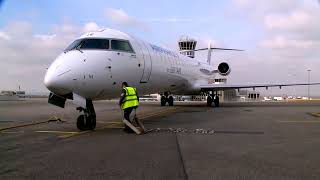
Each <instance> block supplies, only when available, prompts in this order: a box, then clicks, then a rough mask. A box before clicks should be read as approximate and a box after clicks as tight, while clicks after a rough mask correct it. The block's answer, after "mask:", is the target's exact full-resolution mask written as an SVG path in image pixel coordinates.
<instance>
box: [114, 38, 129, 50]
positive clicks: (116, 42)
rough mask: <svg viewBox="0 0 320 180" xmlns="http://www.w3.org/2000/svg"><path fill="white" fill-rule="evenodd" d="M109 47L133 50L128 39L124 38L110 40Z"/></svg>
mask: <svg viewBox="0 0 320 180" xmlns="http://www.w3.org/2000/svg"><path fill="white" fill-rule="evenodd" d="M111 49H113V50H120V51H127V52H133V49H132V47H131V45H130V43H129V42H128V41H125V40H111Z"/></svg>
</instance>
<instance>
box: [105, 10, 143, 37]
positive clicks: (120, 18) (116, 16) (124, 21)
mask: <svg viewBox="0 0 320 180" xmlns="http://www.w3.org/2000/svg"><path fill="white" fill-rule="evenodd" d="M105 14H106V17H107V18H109V19H110V20H111V21H112V22H114V23H116V24H119V25H122V26H127V27H135V28H140V29H142V30H145V31H147V30H149V26H148V25H147V24H146V23H145V22H143V21H141V20H139V19H137V18H135V17H132V16H129V15H128V14H127V13H126V12H125V11H123V10H122V9H113V8H108V9H107V10H106V13H105Z"/></svg>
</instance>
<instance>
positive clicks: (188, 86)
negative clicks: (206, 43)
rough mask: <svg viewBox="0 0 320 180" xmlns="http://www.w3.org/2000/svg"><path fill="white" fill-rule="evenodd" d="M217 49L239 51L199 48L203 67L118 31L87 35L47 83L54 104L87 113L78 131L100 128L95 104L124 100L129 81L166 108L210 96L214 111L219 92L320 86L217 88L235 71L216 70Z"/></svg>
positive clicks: (58, 64)
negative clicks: (183, 98)
mask: <svg viewBox="0 0 320 180" xmlns="http://www.w3.org/2000/svg"><path fill="white" fill-rule="evenodd" d="M212 49H220V50H236V49H223V48H211V47H208V48H205V49H198V50H208V60H207V62H203V61H201V60H199V59H197V58H190V57H188V56H185V55H182V54H180V53H179V52H176V51H173V50H168V49H166V48H162V47H160V46H157V45H154V44H151V43H148V42H145V41H143V40H140V39H138V38H136V37H134V36H131V35H128V34H126V33H123V32H120V31H117V30H113V29H103V30H99V31H95V32H89V33H85V34H84V35H82V36H81V37H79V38H77V39H76V40H75V41H74V42H72V43H71V44H70V45H69V46H68V47H67V48H66V49H65V50H64V52H62V53H61V54H60V55H59V56H58V57H57V58H56V59H55V60H54V61H53V63H52V64H51V65H50V67H49V68H48V70H47V72H46V75H45V78H44V84H45V85H46V87H47V88H48V89H49V90H50V91H51V93H50V96H49V100H48V102H49V103H51V104H54V105H56V106H59V107H62V108H64V106H65V102H66V100H67V99H71V100H73V102H74V103H75V104H77V105H78V106H79V107H78V108H77V110H79V111H80V113H81V115H80V116H79V117H78V119H77V127H78V129H79V130H92V129H95V127H96V114H95V110H94V106H93V103H92V101H95V100H104V99H110V98H116V97H118V96H119V92H120V91H121V90H120V88H121V83H122V82H123V81H126V82H128V83H129V84H130V85H132V86H134V87H136V88H137V89H138V92H139V94H141V95H142V94H152V93H160V94H162V97H161V105H162V106H164V105H166V104H167V103H168V104H169V106H172V105H173V103H174V102H173V101H174V98H173V96H172V94H175V95H179V94H190V95H191V94H192V95H196V94H200V93H205V94H206V95H207V105H208V106H211V105H212V103H213V104H214V105H215V106H219V98H218V96H217V94H216V93H215V92H217V91H218V90H219V91H220V90H226V89H240V88H256V87H265V88H267V87H274V86H279V87H280V88H281V87H282V86H295V85H314V84H319V83H312V84H308V83H303V84H252V85H232V84H215V83H213V82H214V80H215V77H216V76H217V75H218V74H220V75H222V76H227V75H228V74H229V73H230V67H229V65H228V64H227V63H225V62H221V63H220V64H217V66H216V67H215V66H213V65H211V64H210V53H211V51H212Z"/></svg>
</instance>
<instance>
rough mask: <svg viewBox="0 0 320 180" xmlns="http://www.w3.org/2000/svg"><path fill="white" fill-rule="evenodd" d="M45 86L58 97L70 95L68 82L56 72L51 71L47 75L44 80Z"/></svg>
mask: <svg viewBox="0 0 320 180" xmlns="http://www.w3.org/2000/svg"><path fill="white" fill-rule="evenodd" d="M44 84H45V86H46V87H47V88H48V89H49V90H50V91H51V92H53V93H55V94H57V95H65V94H68V93H70V90H68V87H67V86H68V82H66V80H65V79H64V78H63V77H61V76H58V75H57V73H56V72H52V71H49V70H48V72H47V73H46V75H45V78H44Z"/></svg>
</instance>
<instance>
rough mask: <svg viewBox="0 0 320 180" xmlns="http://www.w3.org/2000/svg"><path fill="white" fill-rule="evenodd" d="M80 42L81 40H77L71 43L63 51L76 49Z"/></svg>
mask: <svg viewBox="0 0 320 180" xmlns="http://www.w3.org/2000/svg"><path fill="white" fill-rule="evenodd" d="M81 40H82V39H77V40H75V41H73V43H71V44H70V45H69V46H68V47H67V48H66V49H65V50H64V51H71V50H73V49H75V48H77V47H78V46H79V45H80V43H81Z"/></svg>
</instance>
